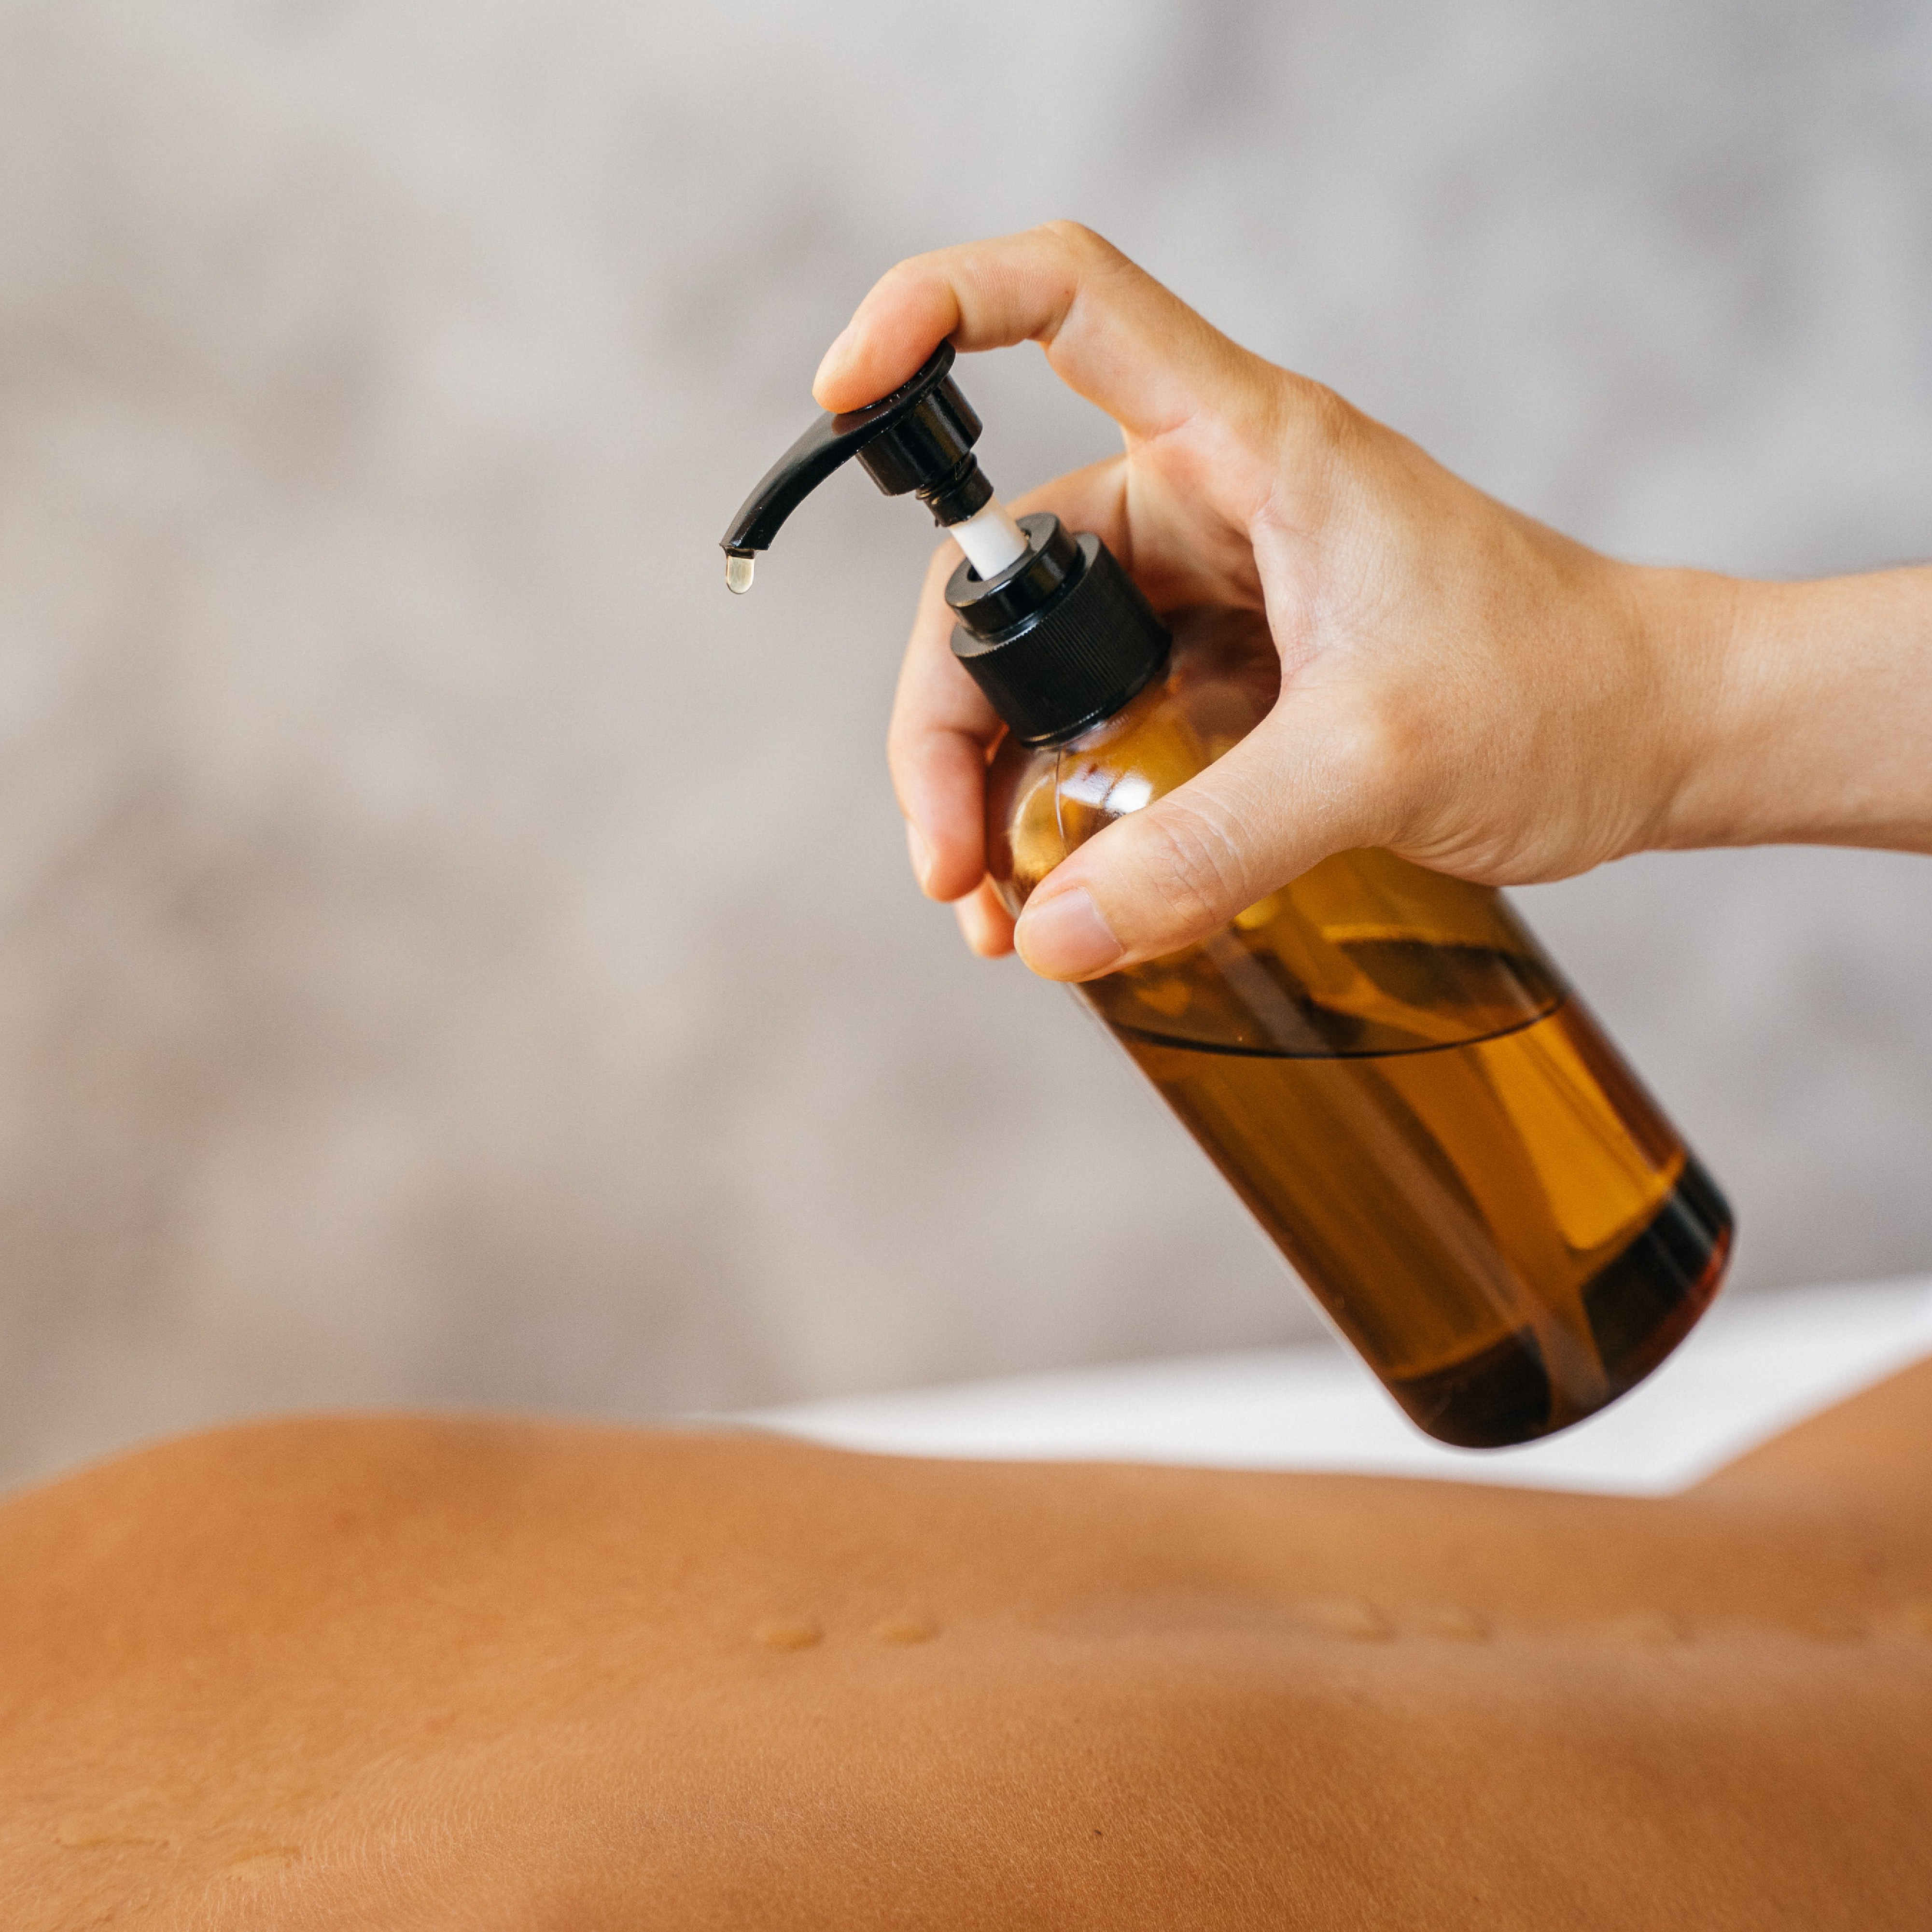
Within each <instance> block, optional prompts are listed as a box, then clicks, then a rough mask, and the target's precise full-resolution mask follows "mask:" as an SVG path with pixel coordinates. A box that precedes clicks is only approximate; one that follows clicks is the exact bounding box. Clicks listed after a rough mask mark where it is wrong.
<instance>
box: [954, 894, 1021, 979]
mask: <svg viewBox="0 0 1932 1932" xmlns="http://www.w3.org/2000/svg"><path fill="white" fill-rule="evenodd" d="M953 913H954V915H955V916H956V918H957V919H959V930H960V932H962V934H963V935H965V941H966V944H968V946H970V947H971V948H972V949H973V950H974V952H975V953H978V954H979V956H980V958H981V959H1004V958H1005V957H1006V956H1007V954H1008V953H1010V952H1012V950H1013V914H1012V913H1010V912H1008V911H1007V909H1006V907H1004V905H1002V904H1001V903H1000V895H999V894H998V892H995V890H994V889H993V882H992V880H991V879H982V880H980V886H979V889H978V890H977V892H968V894H967V895H966V896H965V898H963V899H961V900H960V901H959V902H958V904H956V905H955V906H954V907H953Z"/></svg>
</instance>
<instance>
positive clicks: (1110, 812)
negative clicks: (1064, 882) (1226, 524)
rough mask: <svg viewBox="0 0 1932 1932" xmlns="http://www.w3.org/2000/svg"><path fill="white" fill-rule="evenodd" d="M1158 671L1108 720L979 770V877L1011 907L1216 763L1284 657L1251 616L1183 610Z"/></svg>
mask: <svg viewBox="0 0 1932 1932" xmlns="http://www.w3.org/2000/svg"><path fill="white" fill-rule="evenodd" d="M1169 623H1170V625H1171V628H1172V630H1173V632H1174V646H1173V649H1172V651H1171V652H1170V653H1169V657H1168V660H1167V662H1166V664H1164V665H1163V667H1162V668H1161V670H1160V672H1159V673H1158V674H1157V676H1155V677H1154V678H1153V679H1151V681H1150V682H1148V685H1146V686H1145V688H1143V689H1142V691H1140V692H1139V694H1137V695H1136V697H1134V698H1133V699H1132V700H1130V702H1129V703H1127V704H1126V705H1125V706H1123V707H1122V708H1121V709H1120V710H1119V711H1118V712H1115V714H1114V715H1113V716H1112V717H1111V718H1105V719H1103V720H1102V721H1101V722H1100V723H1099V724H1095V725H1092V726H1091V727H1088V729H1087V730H1085V731H1082V732H1080V733H1077V734H1076V736H1073V737H1072V738H1070V739H1064V740H1062V741H1061V742H1059V743H1057V744H1052V745H1023V744H1021V743H1020V742H1019V741H1018V740H1017V739H1013V738H1011V737H1009V738H1007V739H1005V740H1004V742H1002V743H1001V745H1000V747H999V748H998V751H996V752H995V754H994V757H993V760H992V766H991V767H990V769H989V772H988V774H987V805H988V811H987V828H986V829H987V833H988V847H989V850H988V870H989V871H990V872H991V874H992V877H993V878H994V880H995V883H997V884H998V885H999V886H1001V888H1002V889H1003V891H1005V892H1007V895H1008V897H1009V898H1010V900H1011V901H1012V902H1013V903H1014V904H1019V903H1022V902H1024V901H1025V898H1026V896H1027V895H1028V894H1029V893H1030V892H1031V891H1032V890H1033V889H1034V886H1037V884H1038V883H1040V880H1042V879H1043V878H1044V877H1046V874H1048V873H1049V872H1050V871H1052V869H1053V868H1054V867H1055V865H1058V864H1059V862H1061V859H1064V858H1065V857H1066V856H1067V854H1068V853H1070V852H1072V851H1073V850H1076V849H1077V848H1078V847H1080V846H1081V845H1083V844H1085V843H1086V841H1088V839H1089V838H1092V837H1093V836H1094V834H1095V833H1096V832H1098V831H1100V829H1102V828H1103V826H1106V825H1108V824H1110V823H1112V821H1113V820H1115V819H1116V818H1118V817H1122V816H1123V815H1124V814H1126V813H1127V812H1130V811H1139V809H1140V808H1142V806H1143V805H1148V804H1151V802H1153V801H1154V799H1157V798H1159V797H1160V796H1163V794H1164V793H1168V792H1170V791H1172V790H1175V788H1176V787H1178V786H1180V785H1182V784H1186V783H1187V781H1188V780H1189V779H1190V778H1193V777H1194V776H1195V775H1196V774H1197V773H1199V772H1202V771H1205V769H1207V768H1208V766H1210V765H1211V764H1212V763H1214V761H1215V760H1216V759H1217V758H1220V757H1224V756H1225V755H1226V754H1227V753H1228V752H1229V751H1232V749H1233V748H1234V747H1235V745H1238V743H1240V742H1241V739H1244V737H1246V736H1247V734H1248V733H1249V732H1250V731H1251V730H1253V729H1254V727H1255V726H1256V725H1257V724H1259V723H1260V722H1261V721H1262V718H1265V717H1266V716H1267V715H1268V712H1269V710H1270V709H1271V707H1272V706H1273V705H1274V701H1275V698H1276V696H1277V693H1278V692H1279V691H1280V684H1281V660H1280V656H1279V655H1277V652H1276V650H1275V649H1274V643H1273V640H1271V638H1270V637H1269V635H1268V629H1267V627H1266V625H1265V624H1264V623H1263V622H1262V620H1261V619H1259V616H1250V615H1249V614H1248V613H1231V612H1227V611H1220V610H1215V611H1201V612H1185V611H1184V612H1180V613H1175V615H1174V616H1172V617H1171V618H1170V619H1169Z"/></svg>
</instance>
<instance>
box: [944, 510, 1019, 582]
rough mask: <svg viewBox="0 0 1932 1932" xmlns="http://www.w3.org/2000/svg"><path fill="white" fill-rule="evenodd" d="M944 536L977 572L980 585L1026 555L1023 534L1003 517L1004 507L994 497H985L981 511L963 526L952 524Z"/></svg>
mask: <svg viewBox="0 0 1932 1932" xmlns="http://www.w3.org/2000/svg"><path fill="white" fill-rule="evenodd" d="M946 534H947V535H948V536H950V537H951V538H953V540H954V541H956V542H957V543H958V544H959V547H960V548H961V549H962V550H964V551H965V553H966V561H967V562H968V563H970V564H971V565H972V566H973V568H974V569H975V570H976V571H978V572H979V573H980V580H981V582H984V581H985V580H986V579H987V578H988V577H997V576H998V575H999V574H1000V572H1001V571H1003V570H1004V569H1005V568H1006V567H1007V565H1008V564H1010V563H1013V562H1017V561H1018V560H1019V559H1020V558H1022V557H1023V556H1025V555H1026V551H1027V540H1026V532H1025V531H1024V530H1023V529H1021V528H1020V526H1019V524H1017V523H1015V522H1014V521H1013V518H1012V517H1010V516H1009V515H1008V514H1007V506H1006V505H1004V503H1002V502H1001V501H1000V499H999V498H998V497H997V496H994V497H991V498H989V499H988V500H987V502H986V506H985V507H984V508H983V509H980V510H979V511H976V512H975V513H974V514H973V515H971V516H970V517H968V518H967V519H966V520H965V522H964V523H954V524H953V525H952V526H950V528H949V529H947V532H946Z"/></svg>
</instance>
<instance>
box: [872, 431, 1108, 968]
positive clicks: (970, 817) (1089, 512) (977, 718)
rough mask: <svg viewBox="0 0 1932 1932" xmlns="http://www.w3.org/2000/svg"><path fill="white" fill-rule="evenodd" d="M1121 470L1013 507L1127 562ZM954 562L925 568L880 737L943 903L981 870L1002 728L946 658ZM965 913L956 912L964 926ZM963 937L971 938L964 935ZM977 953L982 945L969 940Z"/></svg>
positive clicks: (954, 558)
mask: <svg viewBox="0 0 1932 1932" xmlns="http://www.w3.org/2000/svg"><path fill="white" fill-rule="evenodd" d="M1017 507H1018V508H1019V510H1020V511H1021V512H1022V514H1025V512H1026V511H1029V510H1036V509H1051V510H1052V511H1055V512H1056V513H1057V514H1058V515H1059V517H1060V518H1061V520H1062V521H1063V522H1064V523H1066V524H1067V526H1068V527H1069V528H1070V529H1098V530H1099V531H1100V533H1101V535H1103V537H1105V538H1106V540H1107V541H1109V543H1110V544H1114V545H1115V548H1116V550H1117V553H1120V554H1121V555H1122V556H1123V559H1124V560H1125V559H1126V558H1127V556H1128V555H1129V554H1130V553H1128V552H1127V549H1126V545H1125V530H1124V516H1123V514H1122V506H1121V462H1120V460H1119V459H1118V458H1115V460H1112V461H1111V462H1107V463H1094V464H1093V465H1092V466H1091V467H1089V468H1088V469H1080V470H1076V471H1075V472H1073V475H1070V476H1063V477H1061V478H1060V479H1059V481H1058V482H1055V483H1051V484H1048V485H1047V486H1046V488H1045V489H1043V490H1035V491H1034V492H1033V493H1031V495H1030V496H1027V497H1025V498H1024V499H1022V501H1021V502H1020V503H1019V505H1018V506H1017ZM958 563H959V550H958V548H957V547H956V545H954V544H951V543H947V544H942V545H941V547H940V549H939V550H938V552H937V553H935V556H934V557H933V559H932V563H931V564H930V565H929V566H928V568H927V570H926V586H925V588H924V589H923V590H922V592H921V593H920V596H919V610H918V614H917V615H916V617H915V618H914V619H913V629H912V637H911V640H910V643H908V644H907V646H906V655H905V661H904V664H903V665H902V666H901V669H900V671H899V682H898V695H897V697H895V700H894V701H893V705H892V727H891V729H890V730H889V733H888V734H887V736H886V757H887V759H888V760H889V763H890V764H891V766H892V785H893V789H894V790H895V791H896V792H897V793H898V801H899V809H900V811H901V812H902V813H903V814H904V816H905V820H906V834H907V835H906V843H907V849H908V851H909V853H910V856H911V860H912V868H913V875H914V876H915V877H916V878H917V879H918V880H919V886H920V889H922V891H923V892H926V895H928V896H929V898H935V899H949V900H954V899H959V898H962V895H965V894H967V893H970V892H972V891H973V890H974V889H975V888H976V887H977V886H978V885H979V883H980V880H981V878H982V877H983V876H984V874H985V872H986V756H987V754H988V752H989V751H990V750H991V749H992V746H993V745H994V744H995V742H997V740H998V737H999V736H1000V731H1001V724H1000V721H999V718H998V715H996V714H995V712H994V709H993V707H992V706H991V705H990V704H989V703H987V701H986V698H985V697H984V696H983V694H982V693H981V691H980V687H979V686H978V685H977V684H975V683H974V682H973V680H972V679H971V677H970V676H968V675H967V673H965V671H964V670H962V669H961V667H960V665H959V660H958V659H957V658H955V657H954V656H953V647H952V637H953V612H952V610H951V609H950V607H948V605H947V601H946V580H947V578H948V577H950V575H951V574H953V569H954V568H955V566H956V565H957V564H958ZM993 904H994V905H995V907H996V908H997V909H998V919H999V920H1001V921H1004V930H1003V931H1001V933H1000V935H999V944H998V947H997V949H996V950H997V951H998V952H999V953H1007V952H1009V951H1010V950H1012V930H1013V922H1012V921H1011V920H1010V919H1008V918H1007V914H1006V912H1005V910H1004V907H998V901H993ZM966 916H967V915H966V914H965V913H964V912H962V915H961V918H962V924H963V923H964V922H965V919H966ZM989 930H991V929H990V928H989ZM968 940H969V942H971V941H972V932H971V930H970V929H969V931H968ZM974 950H976V951H981V950H985V949H983V948H982V947H979V946H978V945H977V943H974Z"/></svg>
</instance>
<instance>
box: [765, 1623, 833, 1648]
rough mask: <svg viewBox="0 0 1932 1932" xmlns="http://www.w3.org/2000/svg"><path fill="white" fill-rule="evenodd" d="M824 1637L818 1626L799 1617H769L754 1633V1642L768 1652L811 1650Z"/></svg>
mask: <svg viewBox="0 0 1932 1932" xmlns="http://www.w3.org/2000/svg"><path fill="white" fill-rule="evenodd" d="M822 1636H823V1632H822V1631H820V1629H819V1628H818V1626H817V1625H816V1624H810V1623H806V1622H804V1621H803V1620H802V1619H800V1618H798V1617H768V1618H767V1619H766V1620H765V1621H764V1622H763V1623H761V1624H760V1625H759V1626H758V1627H757V1629H756V1630H754V1631H752V1633H751V1641H752V1642H753V1643H759V1644H763V1646H764V1647H765V1648H766V1649H767V1650H809V1649H811V1647H812V1646H813V1645H814V1644H815V1643H817V1642H818V1641H819V1640H820V1637H822Z"/></svg>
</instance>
